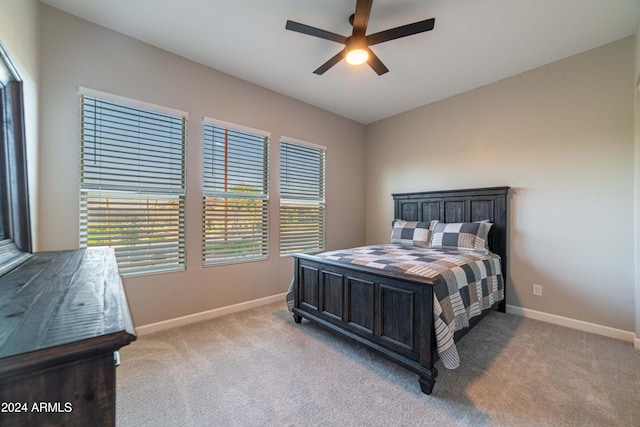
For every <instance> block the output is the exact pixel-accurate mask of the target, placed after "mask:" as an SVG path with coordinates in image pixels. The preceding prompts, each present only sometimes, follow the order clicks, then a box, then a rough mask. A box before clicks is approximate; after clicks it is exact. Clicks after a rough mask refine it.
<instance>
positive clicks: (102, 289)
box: [0, 247, 136, 370]
mask: <svg viewBox="0 0 640 427" xmlns="http://www.w3.org/2000/svg"><path fill="white" fill-rule="evenodd" d="M135 338H136V337H135V331H134V328H133V323H132V322H131V316H130V314H129V307H128V305H127V300H126V297H125V294H124V289H123V286H122V280H121V278H120V275H119V273H118V267H117V264H116V259H115V255H114V252H113V250H112V249H109V248H103V247H97V248H86V249H78V250H71V251H56V252H41V253H36V254H33V256H32V257H31V258H30V259H29V260H28V261H27V262H25V263H24V264H22V265H21V266H19V267H17V268H16V269H14V270H12V271H11V272H9V273H7V274H5V275H4V276H2V277H0V363H1V362H2V360H3V359H4V360H5V361H6V360H7V359H10V358H12V357H13V356H17V355H22V354H25V353H31V352H36V354H38V353H39V354H44V355H45V357H47V355H46V353H47V352H51V354H52V355H53V356H55V354H57V355H60V354H62V353H64V354H66V355H67V356H68V355H69V351H68V348H69V347H73V348H75V351H83V352H90V351H91V349H92V348H96V349H97V348H100V349H102V350H104V349H105V348H109V347H113V348H114V350H115V349H117V348H120V347H122V346H124V345H127V344H129V343H130V342H131V341H133V340H135ZM61 346H66V347H67V350H66V351H60V348H61ZM51 349H54V350H51ZM55 349H57V350H55ZM0 370H1V369H0Z"/></svg>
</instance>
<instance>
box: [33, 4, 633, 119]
mask: <svg viewBox="0 0 640 427" xmlns="http://www.w3.org/2000/svg"><path fill="white" fill-rule="evenodd" d="M41 1H42V2H43V3H46V4H49V5H51V6H53V7H56V8H58V9H61V10H63V11H66V12H68V13H71V14H73V15H77V16H79V17H81V18H84V19H86V20H88V21H91V22H95V23H96V24H99V25H102V26H104V27H107V28H110V29H113V30H115V31H118V32H121V33H124V34H126V35H129V36H131V37H134V38H136V39H139V40H142V41H144V42H147V43H149V44H151V45H154V46H157V47H160V48H162V49H165V50H167V51H169V52H173V53H175V54H178V55H180V56H183V57H185V58H189V59H191V60H193V61H196V62H199V63H201V64H204V65H207V66H209V67H212V68H215V69H217V70H220V71H223V72H225V73H228V74H231V75H234V76H236V77H239V78H241V79H243V80H246V81H249V82H252V83H255V84H258V85H260V86H263V87H266V88H269V89H272V90H274V91H276V92H279V93H282V94H285V95H288V96H290V97H292V98H295V99H298V100H301V101H304V102H307V103H309V104H312V105H315V106H318V107H320V108H323V109H326V110H329V111H332V112H334V113H336V114H339V115H341V116H344V117H347V118H350V119H353V120H355V121H358V122H360V123H364V124H368V123H371V122H374V121H377V120H380V119H383V118H386V117H389V116H392V115H395V114H398V113H401V112H404V111H407V110H410V109H412V108H415V107H418V106H421V105H425V104H428V103H431V102H434V101H437V100H440V99H443V98H447V97H450V96H452V95H455V94H458V93H461V92H465V91H468V90H470V89H474V88H477V87H480V86H483V85H486V84H488V83H492V82H495V81H497V80H500V79H503V78H506V77H509V76H512V75H515V74H518V73H521V72H524V71H527V70H531V69H533V68H536V67H540V66H542V65H545V64H548V63H551V62H554V61H557V60H559V59H562V58H566V57H568V56H571V55H575V54H577V53H580V52H583V51H586V50H589V49H592V48H594V47H597V46H601V45H604V44H606V43H609V42H612V41H615V40H618V39H620V38H623V37H626V36H629V35H632V34H634V33H635V28H636V22H637V19H638V14H639V12H640V0H375V1H374V2H373V7H372V11H371V17H370V20H369V28H368V31H367V33H368V34H371V33H374V32H378V31H382V30H385V29H388V28H392V27H396V26H399V25H404V24H408V23H411V22H415V21H420V20H423V19H428V18H432V17H435V18H436V23H435V28H434V30H433V31H430V32H426V33H422V34H417V35H413V36H409V37H405V38H402V39H397V40H393V41H389V42H386V43H383V44H379V45H376V46H373V47H372V50H373V51H374V52H375V53H376V55H378V57H379V58H380V59H381V60H382V62H384V64H385V65H386V66H387V67H388V68H389V70H390V72H388V73H387V74H384V75H382V76H378V75H377V74H376V73H375V72H374V71H373V70H372V69H371V68H369V66H367V65H366V64H365V65H362V66H349V65H347V64H346V63H345V62H344V61H342V62H340V63H339V64H338V65H336V66H334V67H333V68H332V69H330V70H329V71H327V72H326V73H325V74H324V75H322V76H317V75H315V74H313V70H315V69H316V68H317V67H318V66H320V65H321V64H322V63H324V62H325V61H326V60H328V59H329V58H331V57H332V56H333V55H335V54H336V53H337V52H339V51H340V50H341V48H342V45H339V44H337V43H333V42H330V41H327V40H322V39H318V38H315V37H310V36H306V35H303V34H299V33H295V32H292V31H287V30H285V22H286V21H287V19H291V20H294V21H298V22H301V23H304V24H307V25H311V26H314V27H318V28H321V29H324V30H327V31H331V32H334V33H338V34H342V35H345V36H348V35H350V34H351V26H350V25H349V22H348V17H349V15H351V14H352V13H353V12H354V9H355V4H356V0H304V1H302V0H269V1H264V0H180V1H176V0H91V1H87V0H41Z"/></svg>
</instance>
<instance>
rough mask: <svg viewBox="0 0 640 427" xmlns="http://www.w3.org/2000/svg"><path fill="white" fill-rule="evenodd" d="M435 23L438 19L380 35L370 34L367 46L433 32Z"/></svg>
mask: <svg viewBox="0 0 640 427" xmlns="http://www.w3.org/2000/svg"><path fill="white" fill-rule="evenodd" d="M435 23H436V18H431V19H425V20H424V21H419V22H414V23H413V24H407V25H403V26H401V27H395V28H391V29H388V30H384V31H380V32H379V33H374V34H370V35H368V36H367V37H366V39H367V44H368V45H369V46H373V45H374V44H378V43H383V42H387V41H389V40H394V39H399V38H401V37H406V36H411V35H413V34H418V33H424V32H425V31H431V30H433V27H434V25H435Z"/></svg>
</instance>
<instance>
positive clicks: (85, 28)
mask: <svg viewBox="0 0 640 427" xmlns="http://www.w3.org/2000/svg"><path fill="white" fill-rule="evenodd" d="M40 13H41V21H40V23H41V39H40V40H41V47H42V49H41V55H40V61H41V68H40V71H41V76H42V78H41V97H40V100H41V104H40V108H41V110H40V111H41V117H42V118H41V129H40V130H41V151H40V154H41V159H42V161H41V162H40V173H41V176H40V188H41V191H40V193H39V197H40V214H41V217H42V220H41V221H40V239H39V243H40V248H41V250H54V249H68V248H77V247H78V240H79V237H78V227H79V225H78V224H79V219H78V217H79V213H78V212H79V186H78V167H79V166H78V165H79V160H78V159H79V138H78V132H79V131H78V129H79V124H78V87H87V88H91V89H95V90H100V91H103V92H108V93H112V94H115V95H120V96H125V97H128V98H133V99H137V100H141V101H144V102H149V103H153V104H157V105H162V106H165V107H170V108H174V109H178V110H182V111H186V112H187V113H188V114H189V122H188V130H187V135H188V146H187V218H186V224H187V270H186V271H184V272H176V273H165V274H154V275H147V276H138V277H129V278H126V279H125V287H126V291H127V296H128V299H129V303H130V306H131V311H132V314H133V318H134V322H135V323H136V326H140V325H145V324H149V323H153V322H158V321H162V320H166V319H171V318H175V317H179V316H184V315H189V314H193V313H198V312H202V311H206V310H211V309H215V308H220V307H226V306H229V305H232V304H237V303H241V302H246V301H250V300H254V299H258V298H262V297H267V296H271V295H276V294H279V293H283V292H285V291H286V290H287V287H288V285H289V282H290V280H291V276H292V274H293V268H292V266H293V262H292V259H291V258H289V257H285V258H281V257H280V256H279V253H278V226H277V224H278V181H277V177H278V141H279V137H280V136H281V135H282V136H287V137H291V138H296V139H300V140H305V141H309V142H312V143H316V144H320V145H324V146H326V147H327V194H328V196H327V197H328V198H327V247H328V248H329V249H337V248H341V247H348V246H354V245H360V244H362V243H363V242H364V221H363V218H362V209H363V207H364V126H363V125H361V124H358V123H355V122H352V121H350V120H347V119H344V118H341V117H339V116H336V115H334V114H331V113H328V112H326V111H323V110H320V109H318V108H315V107H311V106H309V105H307V104H304V103H301V102H298V101H295V100H293V99H291V98H287V97H285V96H282V95H279V94H276V93H274V92H271V91H269V90H267V89H264V88H261V87H258V86H255V85H253V84H250V83H247V82H244V81H241V80H239V79H236V78H234V77H231V76H229V75H226V74H223V73H221V72H218V71H215V70H212V69H210V68H207V67H204V66H202V65H199V64H196V63H194V62H191V61H189V60H186V59H183V58H180V57H178V56H175V55H172V54H170V53H167V52H166V51H163V50H160V49H157V48H154V47H152V46H149V45H147V44H144V43H141V42H139V41H136V40H134V39H131V38H129V37H126V36H124V35H121V34H118V33H115V32H113V31H110V30H107V29H105V28H102V27H99V26H97V25H94V24H91V23H89V22H86V21H83V20H80V19H78V18H75V17H72V16H71V15H68V14H65V13H63V12H61V11H59V10H56V9H53V8H51V7H48V6H46V5H41V8H40ZM203 116H206V117H210V118H214V119H219V120H223V121H226V122H231V123H237V124H240V125H244V126H249V127H252V128H255V129H261V130H264V131H268V132H271V141H272V142H271V206H270V217H271V228H270V235H271V244H270V254H271V255H270V259H269V260H268V261H264V262H251V263H243V264H235V265H229V266H216V267H208V268H203V267H202V266H201V248H200V244H201V219H200V214H201V197H202V185H201V174H202V165H201V153H202V117H203Z"/></svg>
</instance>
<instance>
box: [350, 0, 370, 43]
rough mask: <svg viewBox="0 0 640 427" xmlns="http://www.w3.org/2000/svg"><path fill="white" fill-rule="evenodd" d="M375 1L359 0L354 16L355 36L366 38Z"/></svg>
mask: <svg viewBox="0 0 640 427" xmlns="http://www.w3.org/2000/svg"><path fill="white" fill-rule="evenodd" d="M372 4H373V0H358V2H357V3H356V13H355V14H354V16H353V34H352V35H354V36H364V35H365V34H366V33H367V25H369V15H371V5H372Z"/></svg>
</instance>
